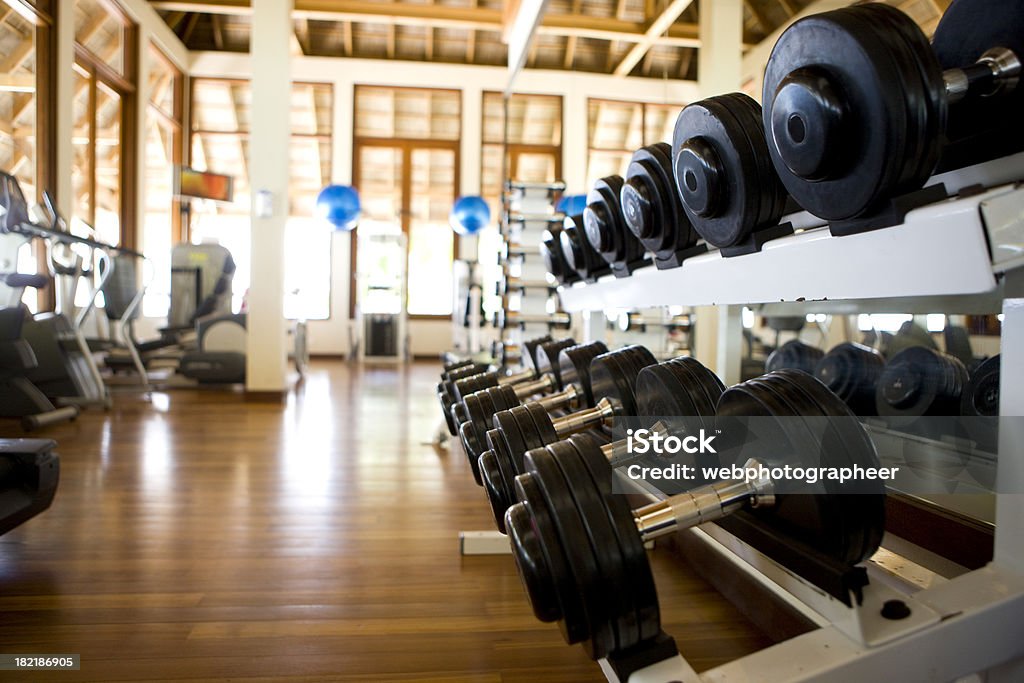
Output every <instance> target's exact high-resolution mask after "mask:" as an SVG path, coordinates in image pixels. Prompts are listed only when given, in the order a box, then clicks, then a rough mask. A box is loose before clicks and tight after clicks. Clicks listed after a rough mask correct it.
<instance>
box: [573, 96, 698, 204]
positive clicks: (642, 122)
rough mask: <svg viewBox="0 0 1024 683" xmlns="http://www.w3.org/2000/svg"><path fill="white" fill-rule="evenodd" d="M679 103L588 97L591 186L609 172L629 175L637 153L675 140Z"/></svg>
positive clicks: (588, 157) (589, 174) (588, 179)
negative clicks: (628, 172)
mask: <svg viewBox="0 0 1024 683" xmlns="http://www.w3.org/2000/svg"><path fill="white" fill-rule="evenodd" d="M682 108H683V107H682V105H676V104H646V103H643V102H620V101H617V100H601V99H593V98H590V99H588V100H587V131H588V133H587V141H588V142H587V186H586V188H585V189H590V188H591V187H592V186H593V185H594V183H595V182H596V181H597V180H598V179H599V178H603V177H605V176H609V175H621V176H624V175H626V168H627V167H628V166H629V160H630V158H631V157H632V156H633V152H635V151H636V150H638V149H640V148H641V147H644V146H645V145H653V144H654V143H656V142H668V141H670V140H671V139H672V129H673V127H674V126H675V122H676V116H677V115H678V114H679V111H680V110H681V109H682Z"/></svg>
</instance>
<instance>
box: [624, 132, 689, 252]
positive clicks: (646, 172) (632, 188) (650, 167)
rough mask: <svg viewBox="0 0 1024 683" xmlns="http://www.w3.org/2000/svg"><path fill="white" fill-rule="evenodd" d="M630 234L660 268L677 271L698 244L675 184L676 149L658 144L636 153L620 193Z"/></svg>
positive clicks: (666, 144) (664, 144) (643, 148)
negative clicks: (674, 155)
mask: <svg viewBox="0 0 1024 683" xmlns="http://www.w3.org/2000/svg"><path fill="white" fill-rule="evenodd" d="M620 199H621V201H622V215H623V217H624V218H625V220H626V225H627V227H628V228H629V230H630V232H632V233H633V234H634V235H636V237H637V239H639V240H640V243H641V244H643V246H644V248H645V249H647V251H649V252H651V253H652V254H653V255H654V265H655V267H656V268H658V269H665V268H676V267H678V266H679V265H681V264H682V259H683V254H684V253H685V252H686V251H689V250H691V249H693V248H694V247H695V246H696V245H697V233H696V232H695V231H694V229H693V226H691V225H690V221H689V220H688V219H687V217H686V214H685V213H684V212H683V208H682V206H681V205H680V203H679V195H678V193H677V192H676V191H675V187H674V184H673V181H672V147H671V145H669V144H668V143H665V142H658V143H656V144H653V145H648V146H647V147H641V148H640V149H638V150H637V151H636V152H634V153H633V157H632V158H631V159H630V161H629V166H628V167H627V169H626V182H625V184H624V185H623V186H622V192H621V194H620Z"/></svg>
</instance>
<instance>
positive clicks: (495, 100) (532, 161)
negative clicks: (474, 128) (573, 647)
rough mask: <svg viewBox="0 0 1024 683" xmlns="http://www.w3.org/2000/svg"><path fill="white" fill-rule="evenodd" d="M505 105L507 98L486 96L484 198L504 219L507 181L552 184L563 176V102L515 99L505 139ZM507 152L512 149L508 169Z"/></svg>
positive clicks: (551, 98)
mask: <svg viewBox="0 0 1024 683" xmlns="http://www.w3.org/2000/svg"><path fill="white" fill-rule="evenodd" d="M505 128H506V122H505V101H504V96H503V95H502V93H499V92H485V93H484V99H483V153H482V155H481V165H482V167H481V169H480V178H481V185H482V187H481V192H482V194H483V196H484V198H485V199H486V200H487V201H488V203H489V204H490V205H491V214H492V215H494V216H500V215H501V191H502V187H503V186H504V184H505V180H506V179H513V180H519V181H523V182H530V183H548V182H554V181H556V180H560V179H561V176H562V97H561V96H560V95H525V94H514V95H512V97H511V98H510V99H509V102H508V139H507V140H506V139H505ZM502 147H505V149H506V155H505V159H504V163H503V160H502V154H501V150H502Z"/></svg>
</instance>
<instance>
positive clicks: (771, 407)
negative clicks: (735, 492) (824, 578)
mask: <svg viewBox="0 0 1024 683" xmlns="http://www.w3.org/2000/svg"><path fill="white" fill-rule="evenodd" d="M719 409H720V410H719V412H720V415H745V416H762V417H777V418H781V419H780V420H779V421H778V423H779V438H780V442H779V443H773V444H771V448H766V451H772V452H770V453H769V452H766V453H765V455H763V456H761V458H760V459H761V461H762V463H763V464H765V465H766V466H769V467H771V466H775V465H781V464H784V463H786V462H789V463H790V464H793V465H794V466H801V467H807V466H811V467H818V466H835V467H849V466H851V465H852V464H854V463H858V464H860V465H861V466H863V467H877V466H878V460H877V456H876V455H875V452H874V447H873V445H872V444H871V442H870V439H869V438H868V437H867V435H866V433H865V432H864V431H863V428H862V427H861V426H860V425H859V423H857V421H856V418H854V417H853V416H852V414H850V412H849V410H848V409H847V408H846V407H845V405H844V404H843V403H842V402H841V401H840V400H839V399H838V397H836V396H835V395H834V394H831V392H829V391H828V389H827V388H825V386H824V385H823V384H821V383H820V382H818V381H817V380H815V379H814V378H812V377H811V376H810V375H807V374H806V373H802V372H800V371H797V370H782V371H779V372H777V373H772V374H771V375H768V376H766V377H763V378H758V379H756V380H751V381H750V382H746V383H744V384H742V385H738V386H737V387H734V388H732V389H729V390H727V391H726V392H725V394H723V397H722V402H721V403H720V405H719ZM800 415H805V416H808V417H817V418H819V419H820V418H821V417H822V416H826V415H827V416H830V417H831V418H832V420H830V422H829V428H827V429H824V430H822V429H814V428H813V426H812V425H810V424H805V426H803V427H801V426H800V421H799V420H794V419H792V418H793V417H798V416H800ZM816 433H817V436H815V434H816ZM823 439H824V441H823ZM819 453H821V454H822V457H821V458H819V457H818V454H819ZM794 458H795V460H794ZM875 483H876V484H877V487H874V486H872V487H867V488H868V489H873V490H872V493H873V494H874V495H859V494H862V493H864V492H865V490H866V489H865V486H864V482H855V483H847V484H844V485H839V484H838V483H837V482H834V481H829V480H825V481H822V482H819V484H818V485H816V486H817V487H818V488H821V489H823V491H822V492H817V493H795V494H789V495H786V494H785V493H780V494H779V495H778V496H777V498H776V505H775V506H773V507H771V508H764V509H757V510H753V511H750V514H753V515H754V516H755V517H756V518H757V519H759V520H761V522H762V523H765V524H768V525H770V526H771V527H772V528H774V529H776V530H778V531H781V532H783V533H786V534H788V535H791V536H793V537H794V538H797V539H800V540H802V541H803V542H805V543H807V544H809V545H812V546H814V547H816V548H818V549H819V550H820V551H821V552H824V553H827V554H829V555H831V556H833V557H835V558H836V559H837V560H839V561H841V562H845V563H848V564H855V563H857V562H860V561H863V560H864V559H866V557H868V556H870V554H872V553H873V552H874V551H875V550H876V549H877V547H878V543H879V542H880V540H881V534H882V529H883V528H884V495H883V494H882V491H883V487H882V486H881V483H880V482H875ZM813 490H815V491H817V488H816V489H813Z"/></svg>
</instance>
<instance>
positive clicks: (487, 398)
mask: <svg viewBox="0 0 1024 683" xmlns="http://www.w3.org/2000/svg"><path fill="white" fill-rule="evenodd" d="M519 403H520V401H519V398H518V397H517V396H516V392H515V389H513V388H512V387H510V386H498V387H491V388H489V389H484V390H483V391H480V392H477V393H475V394H470V395H469V396H467V397H466V400H465V401H463V405H465V406H466V422H465V423H464V424H463V425H462V426H460V427H459V436H460V437H461V438H462V446H463V448H465V449H466V453H467V454H468V455H470V456H471V457H474V458H476V457H479V455H480V454H481V453H482V452H483V451H484V450H485V449H486V448H487V445H486V441H485V440H484V437H485V435H486V434H487V430H488V429H490V428H491V424H492V422H493V419H494V414H495V413H497V412H499V411H502V410H508V409H509V408H514V407H515V406H517V405H519ZM467 425H468V426H467Z"/></svg>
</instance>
